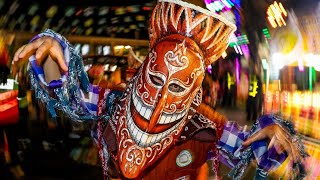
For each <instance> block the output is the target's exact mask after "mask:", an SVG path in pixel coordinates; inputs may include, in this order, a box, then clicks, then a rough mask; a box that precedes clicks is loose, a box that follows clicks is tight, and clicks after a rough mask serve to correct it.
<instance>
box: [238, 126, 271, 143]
mask: <svg viewBox="0 0 320 180" xmlns="http://www.w3.org/2000/svg"><path fill="white" fill-rule="evenodd" d="M265 131H266V130H265V129H262V130H261V131H258V132H257V133H256V134H254V135H253V136H251V137H250V138H248V139H247V140H246V141H245V142H243V143H242V145H243V146H249V145H250V144H251V143H253V142H255V141H259V140H262V139H265V138H266V137H267V134H266V133H265Z"/></svg>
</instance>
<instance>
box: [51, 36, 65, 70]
mask: <svg viewBox="0 0 320 180" xmlns="http://www.w3.org/2000/svg"><path fill="white" fill-rule="evenodd" d="M50 55H51V57H52V58H53V59H54V60H55V61H56V62H57V63H58V64H59V67H60V68H61V70H62V71H64V72H67V71H68V67H67V65H66V63H65V59H64V56H63V52H62V47H61V46H60V44H59V43H58V42H56V41H55V42H53V48H51V49H50Z"/></svg>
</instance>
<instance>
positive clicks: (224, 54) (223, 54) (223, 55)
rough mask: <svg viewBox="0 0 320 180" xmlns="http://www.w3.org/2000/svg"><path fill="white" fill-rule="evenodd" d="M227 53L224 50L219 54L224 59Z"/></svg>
mask: <svg viewBox="0 0 320 180" xmlns="http://www.w3.org/2000/svg"><path fill="white" fill-rule="evenodd" d="M227 55H228V54H227V52H225V51H224V52H223V53H222V55H221V56H222V58H223V59H224V58H225V57H227Z"/></svg>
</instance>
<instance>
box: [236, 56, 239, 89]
mask: <svg viewBox="0 0 320 180" xmlns="http://www.w3.org/2000/svg"><path fill="white" fill-rule="evenodd" d="M236 80H237V84H239V82H240V64H239V59H238V58H236Z"/></svg>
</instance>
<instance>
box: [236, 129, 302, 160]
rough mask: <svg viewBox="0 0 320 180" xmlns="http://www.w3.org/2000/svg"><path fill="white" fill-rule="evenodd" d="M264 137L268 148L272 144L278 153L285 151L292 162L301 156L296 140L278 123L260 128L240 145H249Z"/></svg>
mask: <svg viewBox="0 0 320 180" xmlns="http://www.w3.org/2000/svg"><path fill="white" fill-rule="evenodd" d="M266 138H267V139H269V145H268V149H269V148H271V147H272V146H274V147H275V149H276V151H277V152H278V153H279V154H280V153H282V152H284V151H286V152H287V153H288V155H289V158H290V159H291V160H293V161H294V162H299V161H300V159H301V156H300V153H299V149H298V146H297V145H296V142H295V141H294V139H292V138H291V137H290V136H289V135H288V134H287V133H286V132H285V131H284V130H283V129H282V128H281V127H280V126H278V125H271V126H267V127H265V128H263V129H261V130H260V131H258V132H257V133H256V134H254V135H253V136H251V137H250V138H248V139H247V140H246V141H245V142H243V143H242V145H244V146H249V145H250V144H251V143H253V142H255V141H258V140H262V139H266Z"/></svg>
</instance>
